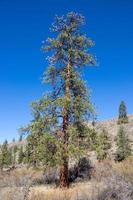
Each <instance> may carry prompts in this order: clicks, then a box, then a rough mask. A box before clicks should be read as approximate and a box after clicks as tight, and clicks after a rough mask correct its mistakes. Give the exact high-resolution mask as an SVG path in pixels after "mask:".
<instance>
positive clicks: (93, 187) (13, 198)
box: [0, 158, 133, 200]
mask: <svg viewBox="0 0 133 200" xmlns="http://www.w3.org/2000/svg"><path fill="white" fill-rule="evenodd" d="M42 177H43V174H42V171H36V170H31V169H29V170H27V169H18V170H14V171H13V172H11V173H10V174H4V175H2V174H1V175H0V200H132V199H133V178H132V177H133V158H129V159H128V160H126V161H123V162H121V163H115V162H114V161H108V160H106V161H104V162H101V163H98V165H97V166H96V168H95V171H93V174H92V178H91V179H90V180H88V181H86V182H82V183H81V182H79V183H73V184H72V185H71V186H70V188H69V189H67V190H60V189H59V188H56V187H55V186H52V185H39V184H40V182H41V181H40V180H42V181H43V179H42ZM38 180H39V181H40V182H39V181H38ZM41 183H42V182H41Z"/></svg>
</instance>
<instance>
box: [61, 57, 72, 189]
mask: <svg viewBox="0 0 133 200" xmlns="http://www.w3.org/2000/svg"><path fill="white" fill-rule="evenodd" d="M65 98H66V99H67V100H68V103H69V101H70V54H69V61H68V65H67V77H66V88H65ZM68 113H69V106H68V105H67V106H65V107H64V116H63V136H62V139H63V144H64V145H63V152H62V166H61V169H60V187H61V188H68V187H69V180H68V173H69V171H68V162H69V155H68V141H69V133H68V130H67V129H68V123H69V116H68Z"/></svg>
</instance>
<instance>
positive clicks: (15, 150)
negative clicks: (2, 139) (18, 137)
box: [10, 145, 18, 165]
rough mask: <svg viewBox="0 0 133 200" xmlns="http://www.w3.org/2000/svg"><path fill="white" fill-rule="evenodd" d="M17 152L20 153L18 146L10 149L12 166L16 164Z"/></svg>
mask: <svg viewBox="0 0 133 200" xmlns="http://www.w3.org/2000/svg"><path fill="white" fill-rule="evenodd" d="M17 151H18V147H17V146H16V145H15V146H13V147H12V148H10V152H11V159H12V165H15V164H16V157H17Z"/></svg>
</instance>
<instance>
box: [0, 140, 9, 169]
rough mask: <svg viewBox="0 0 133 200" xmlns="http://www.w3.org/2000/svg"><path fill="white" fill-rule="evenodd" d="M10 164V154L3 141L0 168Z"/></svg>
mask: <svg viewBox="0 0 133 200" xmlns="http://www.w3.org/2000/svg"><path fill="white" fill-rule="evenodd" d="M10 164H11V152H10V151H9V149H8V141H7V140H5V142H4V143H3V145H2V146H1V168H3V167H7V166H9V165H10Z"/></svg>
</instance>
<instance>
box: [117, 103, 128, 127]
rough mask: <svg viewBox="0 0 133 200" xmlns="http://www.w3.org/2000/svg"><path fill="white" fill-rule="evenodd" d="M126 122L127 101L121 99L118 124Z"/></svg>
mask: <svg viewBox="0 0 133 200" xmlns="http://www.w3.org/2000/svg"><path fill="white" fill-rule="evenodd" d="M125 123H128V117H127V108H126V104H125V102H124V101H121V103H120V106H119V118H118V124H125Z"/></svg>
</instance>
